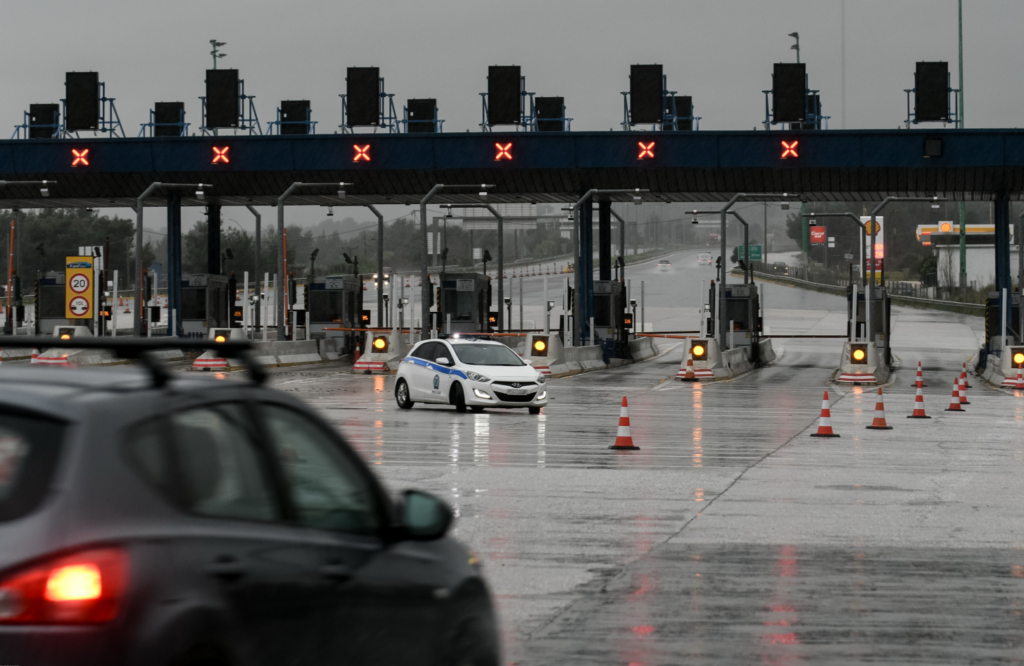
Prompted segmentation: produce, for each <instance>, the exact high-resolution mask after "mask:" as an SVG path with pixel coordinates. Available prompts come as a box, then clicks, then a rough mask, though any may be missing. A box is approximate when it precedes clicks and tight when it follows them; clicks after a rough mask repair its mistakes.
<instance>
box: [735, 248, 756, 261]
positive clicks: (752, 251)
mask: <svg viewBox="0 0 1024 666" xmlns="http://www.w3.org/2000/svg"><path fill="white" fill-rule="evenodd" d="M745 249H746V246H744V245H740V246H738V247H737V248H736V256H737V257H739V258H740V259H746V258H747V257H746V254H747V253H746V252H744V250H745ZM750 260H751V261H761V246H760V245H751V246H750Z"/></svg>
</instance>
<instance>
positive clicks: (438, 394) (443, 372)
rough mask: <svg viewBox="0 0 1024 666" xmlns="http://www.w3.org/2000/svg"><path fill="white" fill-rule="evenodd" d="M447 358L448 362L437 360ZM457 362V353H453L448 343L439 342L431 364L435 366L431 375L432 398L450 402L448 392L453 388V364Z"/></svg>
mask: <svg viewBox="0 0 1024 666" xmlns="http://www.w3.org/2000/svg"><path fill="white" fill-rule="evenodd" d="M438 359H442V360H445V359H446V360H447V362H446V363H438V362H437V360H438ZM454 362H455V355H454V354H452V350H451V349H450V348H449V347H448V345H447V344H445V343H443V342H438V343H437V347H435V348H434V362H433V363H432V364H431V365H432V367H433V370H434V372H433V374H432V375H431V378H430V381H431V399H433V400H437V401H438V402H448V392H449V391H450V390H451V388H452V379H453V377H454V375H453V374H452V370H451V366H452V365H453V364H454Z"/></svg>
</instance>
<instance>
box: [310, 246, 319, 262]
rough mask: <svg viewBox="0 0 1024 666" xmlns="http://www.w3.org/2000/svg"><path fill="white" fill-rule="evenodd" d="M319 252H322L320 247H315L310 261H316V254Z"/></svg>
mask: <svg viewBox="0 0 1024 666" xmlns="http://www.w3.org/2000/svg"><path fill="white" fill-rule="evenodd" d="M318 254H320V248H316V249H314V250H313V254H311V255H309V260H310V261H316V255H318Z"/></svg>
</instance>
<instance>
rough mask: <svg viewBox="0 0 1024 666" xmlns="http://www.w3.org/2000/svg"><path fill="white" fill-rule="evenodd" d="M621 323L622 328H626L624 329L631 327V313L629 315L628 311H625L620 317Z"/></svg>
mask: <svg viewBox="0 0 1024 666" xmlns="http://www.w3.org/2000/svg"><path fill="white" fill-rule="evenodd" d="M622 325H623V327H624V328H626V330H630V329H632V328H633V315H631V314H630V313H628V312H627V313H625V314H624V315H623V317H622Z"/></svg>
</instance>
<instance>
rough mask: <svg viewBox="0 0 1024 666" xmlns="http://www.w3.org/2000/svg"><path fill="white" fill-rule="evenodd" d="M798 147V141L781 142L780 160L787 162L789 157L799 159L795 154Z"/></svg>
mask: <svg viewBox="0 0 1024 666" xmlns="http://www.w3.org/2000/svg"><path fill="white" fill-rule="evenodd" d="M799 145H800V142H799V141H789V142H788V143H787V142H786V141H783V142H782V159H784V160H788V159H789V158H791V157H800V155H798V154H797V152H796V147H797V146H799Z"/></svg>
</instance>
